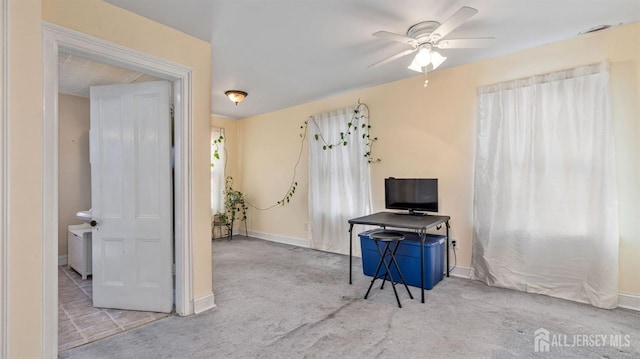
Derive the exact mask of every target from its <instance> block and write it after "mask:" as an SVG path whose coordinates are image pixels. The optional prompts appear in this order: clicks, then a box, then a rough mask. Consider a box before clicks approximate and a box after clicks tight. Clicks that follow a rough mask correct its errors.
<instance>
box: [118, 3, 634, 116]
mask: <svg viewBox="0 0 640 359" xmlns="http://www.w3.org/2000/svg"><path fill="white" fill-rule="evenodd" d="M106 1H107V2H109V3H112V4H115V5H117V6H120V7H122V8H125V9H127V10H130V11H133V12H135V13H138V14H140V15H142V16H145V17H147V18H150V19H152V20H155V21H157V22H160V23H163V24H166V25H168V26H170V27H173V28H175V29H178V30H180V31H182V32H185V33H187V34H190V35H193V36H195V37H198V38H200V39H202V40H205V41H207V42H210V43H211V44H212V94H211V101H212V102H211V106H212V113H213V114H217V115H221V116H226V117H231V118H244V117H249V116H253V115H256V114H260V113H265V112H270V111H273V110H277V109H281V108H285V107H290V106H294V105H298V104H302V103H305V102H309V101H313V100H317V99H321V98H325V97H328V96H332V95H336V94H339V93H344V92H348V91H352V90H355V89H358V88H365V87H370V86H373V85H378V84H382V83H386V82H391V81H395V80H400V79H403V78H407V77H411V76H416V73H415V72H413V71H411V70H408V69H407V68H406V67H407V66H408V65H409V63H410V62H411V59H412V56H407V57H404V58H402V59H400V60H397V61H395V62H392V63H389V64H387V65H384V66H381V67H378V68H374V69H368V68H367V66H368V65H370V64H372V63H374V62H376V61H378V60H381V59H383V58H386V57H388V56H391V55H394V54H395V53H398V52H400V51H402V50H404V49H407V47H406V45H403V44H401V43H394V42H390V41H385V40H382V39H377V38H375V37H373V36H371V34H372V33H374V32H376V31H379V30H386V31H390V32H395V33H399V34H404V33H406V30H407V28H408V27H409V26H411V25H413V24H415V23H418V22H421V21H426V20H435V21H438V22H443V21H444V20H446V19H447V18H448V17H449V16H450V15H452V14H453V13H454V12H456V11H457V10H458V9H459V8H460V7H462V6H471V7H474V8H476V9H478V10H479V13H478V14H477V15H475V16H474V17H472V18H471V19H470V20H469V21H468V22H466V23H464V24H462V25H461V26H460V27H459V28H457V29H456V30H454V31H453V32H452V33H450V34H449V35H448V36H447V37H446V38H450V39H452V38H466V37H495V38H496V41H495V43H494V45H493V46H491V47H489V48H486V49H465V50H453V49H450V50H443V51H441V52H442V53H443V54H444V55H445V56H448V60H447V61H446V62H445V63H444V64H443V65H442V66H440V68H439V69H438V70H441V69H443V68H447V67H452V66H457V65H461V64H465V63H470V62H475V61H479V60H483V59H487V58H492V57H496V56H500V55H504V54H508V53H512V52H516V51H519V50H522V49H526V48H531V47H536V46H540V45H543V44H547V43H551V42H556V41H559V40H563V39H568V38H571V37H574V36H577V34H578V33H579V32H582V31H584V30H587V29H589V28H592V27H595V26H598V25H603V24H606V25H618V24H621V23H630V22H635V21H639V20H640V0H466V1H460V0H450V1H446V0H395V1H391V0H106ZM230 89H236V90H242V91H246V92H248V93H249V96H248V97H247V98H246V99H245V101H244V102H242V103H240V104H239V105H238V106H235V105H234V104H233V103H232V102H231V101H229V100H228V99H227V98H226V97H225V95H224V92H225V91H226V90H230Z"/></svg>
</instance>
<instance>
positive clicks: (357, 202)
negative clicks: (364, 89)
mask: <svg viewBox="0 0 640 359" xmlns="http://www.w3.org/2000/svg"><path fill="white" fill-rule="evenodd" d="M361 109H362V108H361ZM353 111H354V109H353V108H344V109H342V110H338V111H332V112H326V113H321V114H317V115H314V116H312V117H311V118H310V120H309V131H308V132H309V216H310V220H311V239H310V246H311V248H316V249H320V250H323V251H329V252H336V253H343V254H347V253H349V225H348V223H347V221H348V220H349V219H351V218H355V217H359V216H364V215H367V214H369V213H371V195H370V186H371V185H370V177H369V163H368V162H367V158H366V157H365V156H364V155H365V153H366V152H367V146H366V143H365V141H364V140H362V139H361V137H360V134H358V133H355V134H353V135H352V136H350V139H349V142H348V145H347V146H343V145H340V146H334V148H333V149H327V150H323V149H322V145H323V143H322V142H321V141H316V140H315V138H314V135H315V134H316V133H321V134H323V135H324V136H325V139H326V141H327V142H328V143H337V142H340V141H339V140H340V132H346V131H347V124H348V123H349V122H350V121H351V118H352V116H353ZM363 111H364V110H363ZM368 116H369V114H368V113H365V118H364V119H362V120H360V121H365V122H360V123H366V124H367V125H368V123H369V120H368ZM356 243H358V241H354V244H356ZM354 253H360V251H359V246H358V245H357V244H356V245H354Z"/></svg>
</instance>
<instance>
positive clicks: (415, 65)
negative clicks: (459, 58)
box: [407, 50, 447, 73]
mask: <svg viewBox="0 0 640 359" xmlns="http://www.w3.org/2000/svg"><path fill="white" fill-rule="evenodd" d="M420 51H422V50H420ZM418 55H419V53H418ZM418 55H416V57H415V58H414V59H413V61H412V62H411V65H409V66H408V67H407V68H408V69H409V70H412V71H415V72H421V73H424V72H425V71H426V69H427V66H429V65H431V70H435V69H437V68H438V66H440V65H442V63H443V62H444V61H445V60H446V59H447V58H446V57H444V56H442V55H440V53H439V52H437V51H431V52H430V54H429V57H430V61H429V62H427V63H426V64H423V63H422V62H420V61H419V60H418Z"/></svg>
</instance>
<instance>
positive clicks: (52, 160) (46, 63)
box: [42, 22, 194, 358]
mask: <svg viewBox="0 0 640 359" xmlns="http://www.w3.org/2000/svg"><path fill="white" fill-rule="evenodd" d="M42 30H43V33H42V35H43V38H42V40H43V41H42V42H43V54H42V55H43V135H42V151H43V152H42V158H43V163H42V176H43V181H42V186H43V187H42V189H43V197H42V222H43V223H42V229H43V230H42V277H43V281H42V293H43V304H42V305H43V306H42V337H43V346H42V354H43V355H42V356H43V357H44V358H49V357H57V353H58V279H57V278H58V275H57V273H58V271H57V267H58V160H59V158H58V127H59V126H58V124H59V122H58V53H59V52H60V50H64V52H67V53H71V54H74V55H79V56H82V57H86V58H89V59H92V60H96V61H100V62H103V63H107V64H110V65H115V66H120V67H124V68H127V69H131V70H135V71H140V72H144V73H147V74H150V75H153V76H155V77H158V78H161V79H166V80H169V81H172V82H173V97H174V109H175V110H174V111H175V112H174V127H173V131H174V178H173V188H174V192H173V196H174V199H173V200H174V213H173V216H174V222H175V227H174V233H175V235H174V241H175V247H174V256H175V261H176V276H175V307H176V313H177V314H178V315H181V316H186V315H191V314H193V313H194V310H193V290H192V288H193V282H192V281H193V263H192V257H193V253H192V248H193V247H192V241H193V238H192V196H191V194H192V170H191V168H192V166H191V164H192V162H193V156H192V151H191V145H190V144H191V143H192V139H193V135H192V124H193V113H192V80H193V79H192V69H191V68H189V67H187V66H184V65H181V64H176V63H173V62H170V61H168V60H165V59H162V58H159V57H157V56H153V55H149V54H146V53H143V52H141V51H137V50H133V49H130V48H127V47H125V46H121V45H118V44H114V43H112V42H109V41H105V40H102V39H99V38H96V37H93V36H90V35H87V34H84V33H81V32H78V31H75V30H70V29H67V28H64V27H61V26H58V25H54V24H50V23H47V22H43V24H42Z"/></svg>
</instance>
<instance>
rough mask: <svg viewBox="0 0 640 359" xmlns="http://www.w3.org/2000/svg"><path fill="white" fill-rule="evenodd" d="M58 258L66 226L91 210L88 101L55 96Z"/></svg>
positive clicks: (64, 247) (62, 252) (64, 244)
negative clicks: (56, 105)
mask: <svg viewBox="0 0 640 359" xmlns="http://www.w3.org/2000/svg"><path fill="white" fill-rule="evenodd" d="M58 122H59V128H58V141H59V142H58V157H59V162H58V256H63V255H66V254H67V227H68V226H69V225H71V224H80V223H82V222H81V221H80V220H78V219H77V218H76V212H78V211H84V210H87V209H89V208H91V163H89V99H88V98H85V97H78V96H71V95H65V94H59V95H58Z"/></svg>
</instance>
